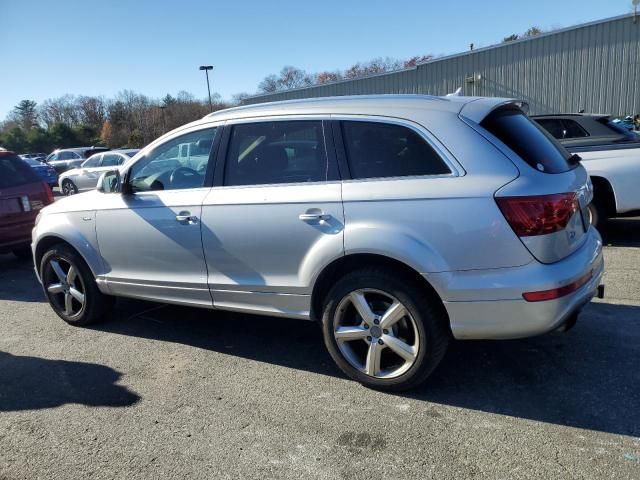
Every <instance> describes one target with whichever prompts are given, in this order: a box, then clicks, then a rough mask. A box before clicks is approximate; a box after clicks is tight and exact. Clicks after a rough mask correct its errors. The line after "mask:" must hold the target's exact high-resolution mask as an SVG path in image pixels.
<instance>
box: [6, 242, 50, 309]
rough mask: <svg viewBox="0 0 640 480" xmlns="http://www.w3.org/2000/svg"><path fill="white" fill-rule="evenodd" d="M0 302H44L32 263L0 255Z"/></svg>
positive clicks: (28, 260) (11, 255) (27, 260)
mask: <svg viewBox="0 0 640 480" xmlns="http://www.w3.org/2000/svg"><path fill="white" fill-rule="evenodd" d="M0 286H2V288H0V300H14V301H18V302H45V301H46V298H45V296H44V292H43V291H42V287H41V286H40V284H39V283H38V279H37V278H36V274H35V272H34V271H33V261H32V260H30V259H22V258H17V257H15V256H13V254H6V255H4V254H0Z"/></svg>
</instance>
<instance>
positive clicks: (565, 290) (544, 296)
mask: <svg viewBox="0 0 640 480" xmlns="http://www.w3.org/2000/svg"><path fill="white" fill-rule="evenodd" d="M591 277H593V272H592V271H590V272H589V273H587V274H586V275H583V276H582V277H580V278H579V279H578V280H576V281H575V282H571V283H570V284H568V285H563V286H562V287H558V288H552V289H551V290H542V291H539V292H525V293H523V294H522V298H524V299H525V300H526V301H527V302H543V301H545V300H553V299H555V298H560V297H564V296H565V295H569V294H570V293H573V292H575V291H576V290H579V289H580V287H582V286H584V285H586V284H587V282H589V280H591Z"/></svg>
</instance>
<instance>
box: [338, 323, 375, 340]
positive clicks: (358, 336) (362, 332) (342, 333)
mask: <svg viewBox="0 0 640 480" xmlns="http://www.w3.org/2000/svg"><path fill="white" fill-rule="evenodd" d="M368 333H369V330H367V329H365V328H362V327H360V326H354V327H338V328H337V329H336V331H335V334H334V335H335V337H336V340H338V341H339V342H350V341H352V340H362V339H363V338H365V337H366V336H367V334H368Z"/></svg>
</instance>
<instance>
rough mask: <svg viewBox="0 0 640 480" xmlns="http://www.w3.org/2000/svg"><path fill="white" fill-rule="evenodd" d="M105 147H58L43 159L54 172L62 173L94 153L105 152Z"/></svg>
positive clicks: (75, 166) (77, 165)
mask: <svg viewBox="0 0 640 480" xmlns="http://www.w3.org/2000/svg"><path fill="white" fill-rule="evenodd" d="M108 150H109V149H108V148H105V147H76V148H64V149H58V150H56V151H54V152H53V153H51V154H50V155H49V156H48V157H47V158H46V159H45V161H46V162H47V163H48V164H49V165H51V166H52V167H53V168H55V170H56V172H58V173H62V172H66V171H67V170H70V169H72V168H77V167H79V166H80V165H81V164H82V162H84V161H85V160H86V159H87V158H89V157H90V156H91V155H93V154H94V153H100V152H106V151H108Z"/></svg>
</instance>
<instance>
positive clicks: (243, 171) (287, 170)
mask: <svg viewBox="0 0 640 480" xmlns="http://www.w3.org/2000/svg"><path fill="white" fill-rule="evenodd" d="M327 176H328V159H327V154H326V149H325V146H324V134H323V130H322V122H321V121H319V120H296V121H282V122H256V123H247V124H240V125H234V126H233V127H232V131H231V139H230V141H229V148H228V149H227V158H226V163H225V172H224V185H269V184H278V183H299V182H323V181H326V180H327V178H328V177H327Z"/></svg>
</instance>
